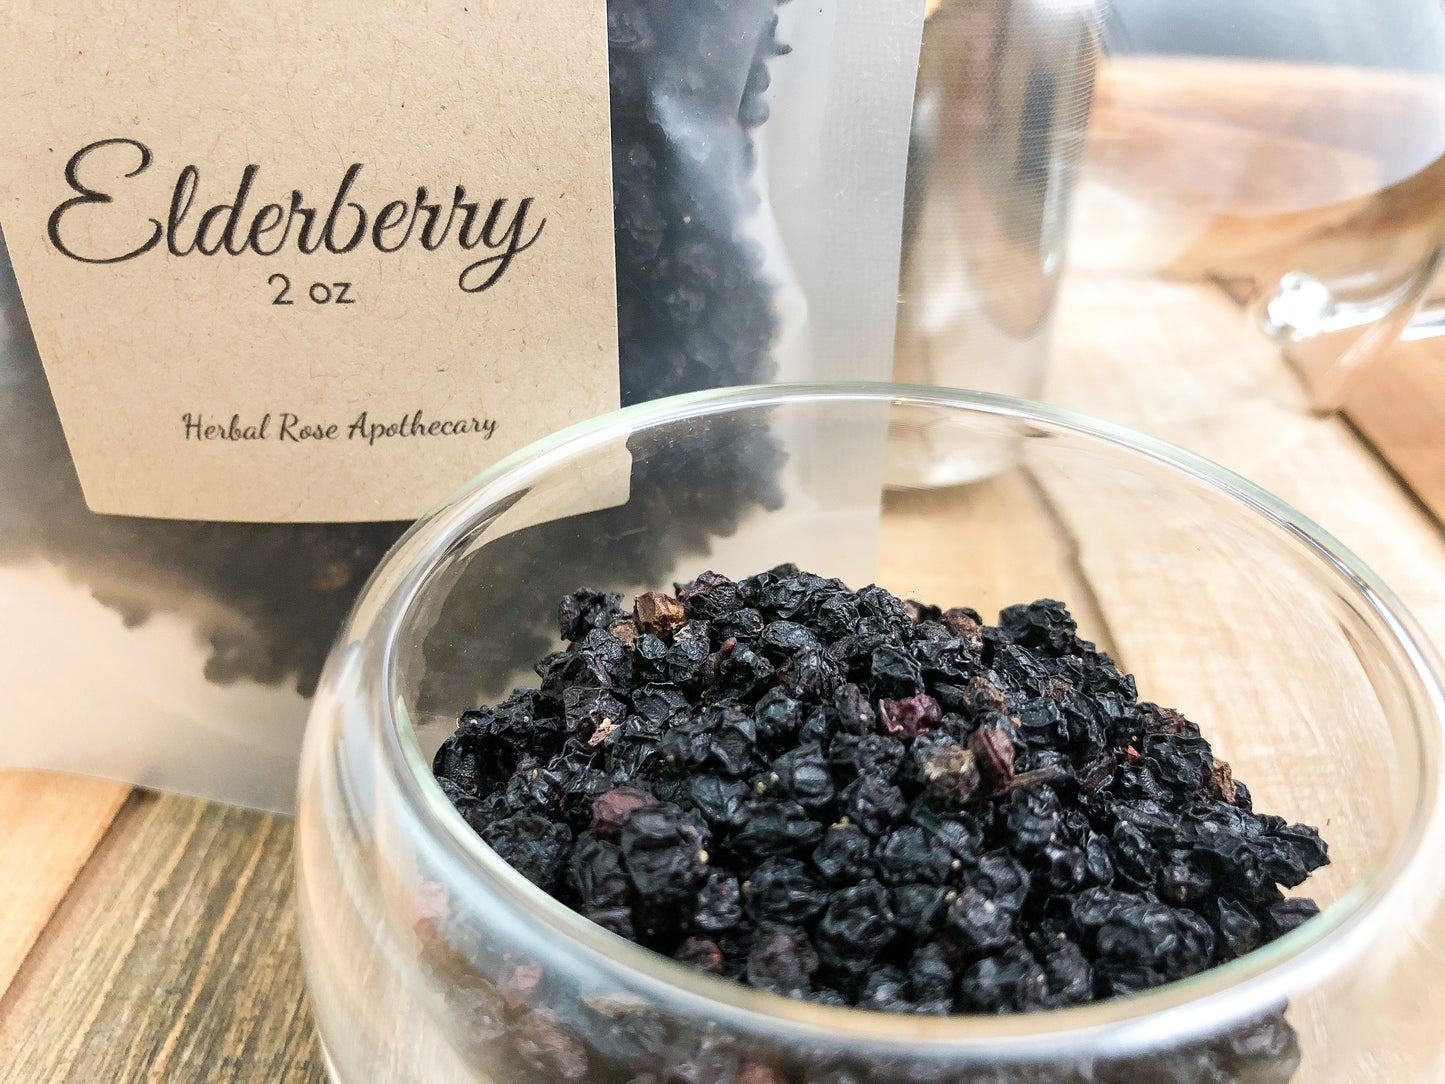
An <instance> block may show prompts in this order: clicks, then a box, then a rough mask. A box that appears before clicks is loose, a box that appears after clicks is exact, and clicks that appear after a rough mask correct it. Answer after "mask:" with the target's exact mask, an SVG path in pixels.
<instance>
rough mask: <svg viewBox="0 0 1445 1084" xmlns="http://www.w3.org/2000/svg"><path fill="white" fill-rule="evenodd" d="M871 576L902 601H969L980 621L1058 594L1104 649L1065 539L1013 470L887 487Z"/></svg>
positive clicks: (1033, 488) (1106, 644)
mask: <svg viewBox="0 0 1445 1084" xmlns="http://www.w3.org/2000/svg"><path fill="white" fill-rule="evenodd" d="M878 582H879V583H880V584H881V585H883V586H884V587H887V588H888V589H889V590H890V591H893V592H894V593H895V594H898V595H900V596H901V597H903V598H914V599H917V600H918V601H920V602H928V603H933V604H934V605H938V606H943V607H945V608H947V607H950V606H971V607H973V608H974V609H976V610H978V611H979V614H980V615H981V616H982V617H983V619H984V620H985V621H993V620H995V619H996V618H997V615H998V611H999V610H1000V609H1002V608H1003V607H1004V606H1011V605H1013V604H1014V603H1017V602H1031V601H1033V600H1034V599H1038V598H1058V599H1066V600H1068V603H1069V608H1070V610H1071V612H1072V613H1073V615H1074V618H1075V620H1077V621H1078V622H1079V631H1080V634H1081V635H1083V636H1085V637H1087V638H1089V639H1092V640H1094V642H1095V643H1098V644H1099V645H1100V646H1101V647H1103V648H1104V649H1105V650H1109V649H1110V648H1111V647H1112V645H1111V643H1110V637H1109V630H1108V628H1107V627H1106V626H1105V624H1104V621H1103V618H1102V616H1101V615H1100V613H1099V612H1098V610H1097V609H1096V608H1095V606H1094V605H1093V595H1092V592H1091V590H1090V588H1089V586H1088V584H1087V583H1086V582H1085V581H1084V580H1083V578H1082V575H1081V573H1080V571H1079V567H1078V564H1077V561H1076V554H1075V552H1074V545H1073V541H1072V540H1071V539H1070V537H1069V534H1068V532H1067V530H1066V529H1065V528H1064V527H1063V526H1062V525H1061V524H1060V522H1059V521H1058V518H1057V517H1056V515H1055V514H1054V512H1053V510H1052V509H1051V508H1050V507H1049V505H1048V503H1047V502H1046V501H1045V499H1044V496H1043V494H1042V493H1041V492H1040V490H1039V488H1038V487H1037V485H1036V484H1035V483H1034V481H1033V480H1032V479H1031V478H1030V476H1029V474H1028V472H1027V471H1025V470H1023V469H1021V468H1015V469H1012V470H1008V471H1005V472H1003V473H1002V474H998V475H995V476H994V477H992V478H986V479H984V480H982V481H979V482H975V483H973V484H972V485H968V486H959V487H956V488H948V489H921V490H895V491H892V492H889V493H887V494H886V495H885V497H884V501H883V522H882V526H881V531H880V535H879V545H878Z"/></svg>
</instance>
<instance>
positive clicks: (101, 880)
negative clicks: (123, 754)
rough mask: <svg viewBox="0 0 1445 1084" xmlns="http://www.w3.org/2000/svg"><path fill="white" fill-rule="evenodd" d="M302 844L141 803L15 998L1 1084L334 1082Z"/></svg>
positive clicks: (165, 804)
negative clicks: (295, 905) (302, 914)
mask: <svg viewBox="0 0 1445 1084" xmlns="http://www.w3.org/2000/svg"><path fill="white" fill-rule="evenodd" d="M291 838H292V827H291V822H290V820H289V819H287V818H282V817H277V816H270V815H265V814H261V813H255V812H251V811H248V810H241V809H235V808H231V807H227V806H220V805H216V804H213V803H207V802H199V801H195V800H192V799H188V798H177V797H173V796H158V795H155V794H150V793H145V792H136V793H135V794H134V795H133V796H132V797H131V798H130V799H129V800H128V801H127V802H126V804H125V805H124V807H123V808H122V809H121V811H120V813H119V814H118V815H117V817H116V820H115V823H114V825H113V827H112V828H111V830H110V832H109V833H108V834H107V835H106V837H105V839H104V841H103V842H102V843H101V845H100V847H99V848H98V849H97V850H96V853H95V855H94V857H93V859H92V861H91V862H90V863H89V864H88V865H87V866H86V868H85V869H84V870H83V871H82V872H81V874H80V876H79V877H78V878H77V879H76V881H75V883H74V885H73V887H72V888H71V890H70V892H69V894H68V895H67V896H66V898H65V901H64V903H63V904H62V905H61V906H60V908H59V910H58V911H57V913H56V915H55V917H54V919H53V920H52V921H51V922H50V924H49V925H48V926H47V928H46V930H45V932H44V934H43V935H42V937H41V938H40V940H39V941H38V942H37V943H36V945H35V947H34V949H33V950H32V951H31V953H30V956H29V958H28V959H27V960H26V962H25V966H24V967H23V968H22V969H21V971H20V973H19V975H18V976H17V977H16V979H15V981H14V982H13V983H12V985H11V987H10V989H9V991H8V992H7V993H6V995H5V997H4V999H3V1000H0V1084H36V1082H38V1081H45V1082H47V1084H97V1082H101V1081H105V1082H111V1081H115V1082H122V1081H123V1082H127V1084H129V1082H132V1081H136V1082H139V1081H178V1082H179V1081H205V1082H206V1084H218V1082H223V1081H224V1082H237V1084H243V1082H252V1081H254V1082H256V1084H263V1082H264V1084H322V1082H324V1081H325V1079H326V1076H325V1071H324V1068H323V1065H322V1060H321V1057H320V1053H319V1049H318V1047H317V1045H316V1040H315V1034H314V1030H313V1028H312V1025H311V1020H310V1017H309V1015H308V1014H307V1012H306V1010H305V1008H304V984H303V981H302V975H301V961H300V955H299V953H298V952H297V945H296V934H295V921H294V916H293V912H292V906H291V875H292V865H291Z"/></svg>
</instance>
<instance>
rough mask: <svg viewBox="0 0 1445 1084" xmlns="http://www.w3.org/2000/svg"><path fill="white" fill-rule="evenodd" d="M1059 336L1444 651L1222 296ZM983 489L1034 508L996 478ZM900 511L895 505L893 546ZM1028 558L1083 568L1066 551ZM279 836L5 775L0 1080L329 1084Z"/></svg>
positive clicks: (1389, 489)
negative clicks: (1303, 530)
mask: <svg viewBox="0 0 1445 1084" xmlns="http://www.w3.org/2000/svg"><path fill="white" fill-rule="evenodd" d="M1057 343H1058V350H1057V359H1056V362H1055V364H1054V367H1053V371H1052V374H1051V377H1050V383H1049V387H1048V389H1047V396H1048V397H1049V398H1051V399H1053V400H1055V401H1058V402H1062V403H1066V404H1068V405H1071V406H1075V407H1079V408H1082V409H1084V410H1087V411H1090V412H1092V413H1095V414H1099V415H1103V416H1105V417H1108V418H1111V419H1114V420H1116V421H1120V422H1123V423H1126V424H1129V425H1132V426H1135V427H1137V428H1139V429H1143V430H1146V431H1150V432H1153V433H1156V434H1159V435H1162V436H1165V437H1167V438H1168V439H1171V440H1173V441H1175V442H1177V443H1180V444H1183V445H1185V446H1186V447H1189V448H1191V449H1193V450H1195V451H1198V452H1200V453H1202V454H1204V455H1206V456H1209V457H1211V458H1213V459H1216V460H1218V461H1220V462H1222V463H1224V464H1225V465H1227V466H1230V467H1233V468H1234V469H1236V470H1238V471H1240V472H1241V473H1243V474H1245V475H1246V476H1248V477H1250V478H1252V479H1254V480H1255V481H1257V482H1259V483H1260V484H1262V485H1263V486H1265V487H1266V488H1268V489H1271V490H1273V491H1274V492H1276V493H1277V494H1279V495H1280V496H1282V497H1283V498H1284V499H1286V500H1287V501H1289V502H1291V503H1292V504H1294V505H1295V506H1296V507H1298V508H1300V509H1301V510H1303V511H1304V512H1305V513H1306V514H1308V515H1310V516H1312V517H1313V518H1314V519H1315V520H1317V521H1318V522H1319V523H1321V524H1323V525H1324V526H1326V527H1327V528H1328V529H1330V530H1332V531H1333V532H1335V533H1336V534H1337V535H1338V536H1339V537H1340V538H1341V539H1342V540H1343V541H1344V542H1345V543H1346V544H1347V545H1349V546H1351V547H1353V548H1354V550H1355V551H1356V552H1357V553H1358V554H1359V555H1360V556H1361V557H1362V558H1363V559H1364V560H1365V561H1366V562H1367V563H1368V564H1370V565H1371V566H1373V567H1374V568H1375V569H1376V570H1377V571H1378V572H1379V573H1380V575H1381V576H1382V577H1383V578H1384V579H1385V580H1386V582H1388V583H1390V584H1391V585H1392V586H1393V587H1394V588H1395V589H1396V591H1398V593H1399V594H1400V595H1401V596H1402V598H1403V599H1404V600H1405V602H1406V604H1407V605H1408V606H1409V607H1411V608H1412V609H1413V611H1414V612H1415V614H1416V616H1417V617H1418V618H1419V619H1420V620H1421V621H1422V622H1423V623H1424V625H1425V627H1426V629H1427V630H1429V631H1430V633H1431V634H1432V635H1433V636H1434V637H1435V638H1436V640H1437V642H1440V643H1445V536H1442V532H1441V528H1440V524H1439V523H1438V522H1436V521H1435V520H1434V519H1433V518H1432V517H1431V516H1430V515H1429V514H1428V513H1427V511H1426V510H1425V508H1424V506H1423V505H1422V504H1421V503H1420V502H1419V501H1418V500H1417V499H1416V497H1415V496H1414V495H1413V494H1412V493H1411V492H1410V491H1409V490H1408V489H1407V488H1406V487H1405V486H1404V484H1403V483H1402V482H1401V479H1400V477H1399V476H1398V475H1397V474H1396V473H1394V472H1393V471H1392V470H1391V469H1390V467H1389V466H1387V465H1386V464H1385V463H1384V462H1382V460H1381V459H1380V457H1379V456H1378V455H1377V454H1376V453H1375V452H1374V451H1373V450H1372V448H1371V447H1370V446H1369V445H1368V444H1367V443H1366V442H1365V441H1364V440H1363V439H1362V438H1361V436H1360V435H1359V433H1358V432H1357V431H1356V430H1355V429H1353V428H1352V427H1351V425H1350V424H1349V423H1348V422H1347V421H1345V420H1343V419H1341V418H1339V417H1329V418H1322V417H1317V416H1314V415H1312V414H1311V413H1309V411H1308V410H1307V409H1306V405H1305V397H1304V393H1303V391H1302V389H1301V388H1300V387H1299V385H1298V381H1297V379H1296V377H1295V376H1294V375H1293V373H1292V372H1291V370H1290V369H1289V368H1288V367H1287V366H1286V365H1284V364H1283V363H1282V361H1281V360H1280V358H1279V356H1278V355H1277V353H1276V352H1275V351H1274V350H1273V349H1271V348H1270V347H1269V346H1268V345H1267V344H1265V343H1264V342H1263V341H1262V340H1261V339H1260V338H1259V337H1257V336H1256V335H1255V334H1254V332H1253V331H1252V330H1251V329H1250V328H1249V327H1247V326H1246V325H1245V322H1244V321H1243V320H1242V318H1241V316H1240V313H1239V311H1238V309H1237V307H1236V306H1235V305H1234V303H1233V302H1232V301H1231V300H1230V299H1229V298H1228V297H1227V296H1226V295H1225V294H1224V293H1223V292H1222V291H1220V290H1218V289H1216V288H1214V287H1210V286H1205V285H1198V284H1180V283H1168V282H1161V281H1152V280H1151V281H1135V282H1127V283H1121V282H1117V281H1098V280H1090V281H1082V280H1079V281H1072V282H1071V283H1070V284H1069V285H1068V287H1067V290H1066V293H1065V297H1064V300H1063V303H1062V306H1061V312H1060V319H1059V325H1058V333H1057ZM1438 360H1442V361H1445V358H1441V359H1438ZM1440 448H1441V445H1440V443H1439V442H1438V441H1437V443H1436V444H1435V451H1436V454H1437V455H1438V454H1439V450H1440ZM980 499H981V500H984V501H996V502H1010V501H1021V500H1022V501H1028V500H1035V499H1037V497H1036V495H1032V494H1030V493H1027V492H1018V491H1014V490H1010V489H1008V488H1007V487H1005V488H1000V489H997V490H996V491H985V492H984V493H983V495H982V497H981V498H980ZM908 515H909V509H908V506H907V504H906V503H903V504H892V505H890V506H889V512H888V523H887V529H888V530H889V531H891V532H893V536H894V537H895V538H906V534H907V517H908ZM903 550H906V545H905V546H904V547H902V549H898V548H897V547H895V552H897V553H902V552H903ZM1036 556H1037V559H1038V560H1041V561H1045V562H1048V561H1052V562H1055V563H1056V564H1057V565H1058V567H1059V568H1060V569H1061V572H1060V575H1061V576H1068V575H1075V574H1077V572H1078V570H1077V569H1074V568H1072V567H1070V566H1069V555H1068V554H1066V553H1063V552H1058V551H1050V552H1041V553H1040V554H1038V555H1036ZM885 571H886V570H885ZM880 579H884V580H885V582H886V579H887V577H886V575H881V576H880ZM997 587H998V590H999V592H1000V593H1001V595H1002V596H1003V597H1007V598H1012V597H1013V596H1012V595H1011V594H1010V587H1009V584H1008V583H1007V582H1001V583H999V584H998V585H997ZM1022 589H1023V590H1026V589H1027V588H1026V587H1025V588H1022ZM291 843H292V828H291V823H290V821H289V820H288V819H287V818H285V817H278V816H268V815H263V814H259V813H254V812H249V811H244V810H239V809H234V808H229V807H225V806H220V805H215V804H208V803H205V802H199V801H194V800H190V799H185V798H178V797H174V796H167V795H158V794H154V793H148V792H142V791H136V790H132V789H130V788H128V787H124V786H120V785H117V784H113V783H106V782H99V781H95V780H86V779H78V778H71V777H62V776H46V775H40V774H20V773H12V774H8V775H5V774H0V992H3V996H0V1084H36V1082H39V1081H47V1082H57V1084H60V1082H74V1084H99V1082H106V1084H110V1082H117V1084H120V1082H126V1084H128V1082H131V1081H147V1082H167V1081H177V1082H180V1081H192V1080H199V1079H204V1080H205V1081H207V1084H217V1082H221V1081H256V1082H262V1081H264V1082H268V1084H302V1082H312V1081H315V1082H320V1081H323V1080H324V1079H325V1074H324V1070H323V1068H322V1065H321V1061H320V1058H319V1056H318V1050H317V1046H316V1042H315V1038H314V1034H313V1032H312V1028H311V1023H310V1019H309V1017H308V1014H307V1009H306V1005H305V998H304V992H303V982H302V976H301V969H300V961H299V958H298V952H297V946H296V938H295V927H294V922H293V918H292V913H291ZM198 1066H204V1067H205V1072H204V1074H203V1075H199V1074H200V1070H199V1069H198V1068H197V1067H198Z"/></svg>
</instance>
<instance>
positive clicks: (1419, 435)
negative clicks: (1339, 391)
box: [1344, 338, 1445, 522]
mask: <svg viewBox="0 0 1445 1084" xmlns="http://www.w3.org/2000/svg"><path fill="white" fill-rule="evenodd" d="M1344 409H1345V414H1346V415H1347V416H1348V417H1349V419H1350V421H1352V422H1354V424H1355V425H1356V427H1358V429H1359V430H1360V432H1361V433H1362V434H1363V435H1364V437H1365V439H1367V440H1368V441H1369V442H1370V443H1371V444H1373V445H1374V447H1375V449H1376V450H1377V451H1378V452H1379V453H1380V455H1382V456H1384V458H1385V460H1386V461H1387V462H1388V463H1389V464H1390V466H1391V467H1393V468H1394V469H1395V471H1397V472H1398V473H1399V475H1400V478H1401V479H1402V480H1403V481H1404V482H1405V484H1406V485H1408V486H1409V487H1410V489H1411V490H1413V491H1414V493H1415V495H1416V496H1417V497H1419V498H1420V500H1421V501H1422V502H1423V503H1424V504H1425V507H1427V508H1428V509H1430V511H1431V512H1432V513H1434V515H1435V518H1436V519H1437V520H1440V521H1441V522H1445V338H1442V339H1423V340H1420V341H1417V342H1402V343H1399V344H1398V345H1396V346H1392V347H1391V348H1390V349H1389V350H1387V351H1386V352H1385V353H1384V354H1383V355H1382V356H1381V357H1379V358H1377V359H1375V360H1374V361H1371V362H1369V363H1368V364H1367V365H1366V366H1365V368H1364V371H1363V372H1362V373H1361V374H1360V376H1359V378H1358V379H1357V380H1356V381H1355V383H1354V386H1353V387H1352V388H1351V389H1350V392H1349V395H1348V396H1347V397H1346V399H1345V407H1344Z"/></svg>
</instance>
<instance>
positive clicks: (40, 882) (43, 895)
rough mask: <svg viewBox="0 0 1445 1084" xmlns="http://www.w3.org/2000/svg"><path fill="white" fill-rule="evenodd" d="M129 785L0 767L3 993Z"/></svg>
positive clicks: (0, 962)
mask: <svg viewBox="0 0 1445 1084" xmlns="http://www.w3.org/2000/svg"><path fill="white" fill-rule="evenodd" d="M130 791H131V788H130V787H129V786H127V785H125V784H123V783H112V782H109V781H108V780H104V779H85V778H82V777H80V776H74V775H57V774H53V773H50V772H0V871H4V872H3V873H0V886H3V888H0V994H3V993H4V992H5V989H6V987H7V986H9V985H10V981H11V979H13V978H14V977H15V973H16V971H17V970H19V968H20V964H21V961H23V960H24V959H25V956H26V954H27V953H28V952H29V951H30V948H31V946H32V945H33V944H34V943H35V939H36V938H37V937H39V936H40V931H41V930H43V929H44V928H45V924H46V923H47V922H49V921H50V916H51V915H53V914H54V913H55V908H56V907H57V906H58V905H59V903H60V901H61V900H62V899H63V898H64V896H65V894H66V892H68V891H69V890H70V885H71V882H72V881H74V880H75V877H76V874H78V873H79V872H80V869H81V867H82V866H84V865H85V863H86V861H87V860H88V859H89V858H90V855H91V852H92V851H94V850H95V846H96V844H97V843H99V842H100V838H101V836H102V835H104V834H105V830H106V829H107V828H109V827H110V823H111V820H112V819H113V818H114V817H115V813H116V810H118V809H119V808H120V806H121V803H122V802H124V801H125V798H126V795H128V794H129V793H130Z"/></svg>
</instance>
